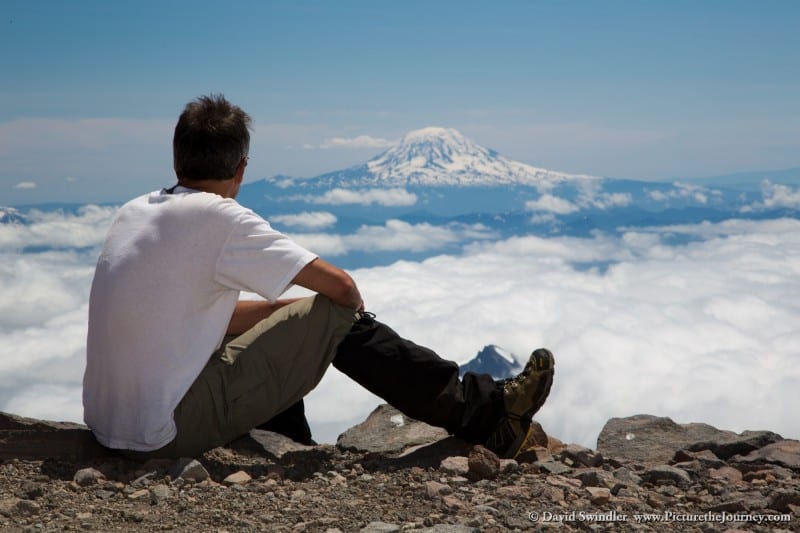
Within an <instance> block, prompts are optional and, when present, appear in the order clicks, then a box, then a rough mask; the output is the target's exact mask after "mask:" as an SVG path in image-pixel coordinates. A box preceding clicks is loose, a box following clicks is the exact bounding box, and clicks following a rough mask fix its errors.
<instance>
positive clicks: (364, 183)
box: [310, 127, 588, 188]
mask: <svg viewBox="0 0 800 533" xmlns="http://www.w3.org/2000/svg"><path fill="white" fill-rule="evenodd" d="M577 177H581V178H586V177H588V176H575V175H570V174H565V173H562V172H554V171H551V170H545V169H541V168H536V167H533V166H531V165H527V164H525V163H520V162H518V161H514V160H511V159H509V158H507V157H504V156H502V155H500V154H498V153H497V152H496V151H494V150H491V149H489V148H485V147H483V146H481V145H479V144H476V143H474V142H473V141H471V140H469V139H467V138H466V137H465V136H464V135H462V134H461V133H460V132H459V131H457V130H455V129H452V128H439V127H428V128H422V129H419V130H414V131H412V132H409V133H408V134H407V135H406V136H405V137H403V138H402V139H401V140H400V141H399V142H398V143H397V144H396V145H394V146H392V147H391V148H389V149H388V150H386V151H385V152H383V153H382V154H379V155H377V156H376V157H374V158H372V159H370V160H369V161H367V162H366V163H365V164H362V165H357V166H354V167H351V168H348V169H344V170H339V171H335V172H330V173H327V174H323V175H321V176H317V177H316V178H310V181H313V182H315V184H317V185H322V186H333V187H345V188H347V187H406V186H428V187H431V186H432V187H436V186H464V187H470V186H496V185H528V186H535V187H543V188H550V187H552V186H553V185H555V184H557V183H560V182H562V181H565V180H567V179H570V178H577Z"/></svg>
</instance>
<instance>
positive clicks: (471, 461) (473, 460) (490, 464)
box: [467, 445, 500, 480]
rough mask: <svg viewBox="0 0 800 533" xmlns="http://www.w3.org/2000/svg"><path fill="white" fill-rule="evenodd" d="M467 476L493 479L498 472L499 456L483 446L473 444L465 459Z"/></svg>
mask: <svg viewBox="0 0 800 533" xmlns="http://www.w3.org/2000/svg"><path fill="white" fill-rule="evenodd" d="M467 462H468V465H469V477H471V478H472V479H476V480H477V479H494V478H496V477H497V474H498V473H499V472H500V458H499V457H497V455H496V454H495V453H494V452H493V451H491V450H489V449H487V448H484V447H483V446H480V445H477V446H473V448H472V450H471V451H470V452H469V458H468V460H467Z"/></svg>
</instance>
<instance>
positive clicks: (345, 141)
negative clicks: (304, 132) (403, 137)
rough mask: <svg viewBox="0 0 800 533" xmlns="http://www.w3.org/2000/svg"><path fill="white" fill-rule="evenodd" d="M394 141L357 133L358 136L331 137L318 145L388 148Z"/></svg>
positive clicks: (323, 146) (325, 146) (324, 147)
mask: <svg viewBox="0 0 800 533" xmlns="http://www.w3.org/2000/svg"><path fill="white" fill-rule="evenodd" d="M393 143H394V141H390V140H388V139H381V138H380V137H370V136H369V135H359V136H358V137H332V138H330V139H327V140H325V141H324V142H323V143H322V144H321V145H320V146H319V147H320V148H323V149H328V148H388V147H390V146H392V144H393Z"/></svg>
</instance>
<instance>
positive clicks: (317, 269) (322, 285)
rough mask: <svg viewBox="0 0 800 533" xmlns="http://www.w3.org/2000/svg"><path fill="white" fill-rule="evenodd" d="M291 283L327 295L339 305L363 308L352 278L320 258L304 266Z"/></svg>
mask: <svg viewBox="0 0 800 533" xmlns="http://www.w3.org/2000/svg"><path fill="white" fill-rule="evenodd" d="M292 283H294V284H295V285H299V286H301V287H305V288H306V289H309V290H312V291H314V292H317V293H319V294H322V295H324V296H327V297H328V298H330V299H331V300H332V301H333V302H334V303H337V304H339V305H343V306H345V307H349V308H350V309H357V310H359V311H363V310H364V301H363V300H362V299H361V293H360V292H358V287H356V282H355V281H353V278H351V277H350V275H349V274H348V273H347V272H345V271H344V270H342V269H341V268H338V267H335V266H333V265H332V264H330V263H328V262H326V261H323V260H322V259H319V258H317V259H314V260H313V261H311V262H310V263H309V264H307V265H306V266H304V267H303V269H302V270H301V271H300V272H298V274H297V275H296V276H295V277H294V279H293V280H292Z"/></svg>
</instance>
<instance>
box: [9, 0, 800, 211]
mask: <svg viewBox="0 0 800 533" xmlns="http://www.w3.org/2000/svg"><path fill="white" fill-rule="evenodd" d="M799 26H800V4H798V3H796V2H789V1H786V2H778V1H774V2H735V1H726V2H711V1H709V2H633V1H630V2H613V1H611V2H465V1H459V2H445V1H442V2H422V1H404V2H366V1H364V2H348V1H337V2H230V3H227V4H225V5H222V4H220V3H212V2H197V1H195V2H188V1H187V2H178V1H165V2H136V3H133V2H131V3H122V2H90V1H82V2H48V1H38V2H27V1H13V0H12V1H9V0H6V1H4V2H3V3H2V5H0V28H2V29H1V30H0V50H3V52H2V53H0V73H2V74H0V76H1V77H2V81H1V82H0V94H2V99H0V102H2V103H0V204H15V203H26V202H42V201H55V200H68V201H109V200H112V201H118V200H123V199H125V198H126V197H128V196H130V195H133V194H137V193H139V192H142V191H145V190H150V189H152V188H155V187H158V186H161V185H163V184H166V183H169V182H171V181H172V180H173V178H172V175H171V161H170V146H169V142H170V138H171V128H172V127H173V125H174V122H175V119H176V118H177V115H178V114H179V112H180V110H181V108H182V106H183V105H184V104H185V103H186V102H187V101H188V100H190V99H192V98H193V97H195V96H197V95H199V94H205V93H208V92H223V93H224V94H225V95H226V96H228V98H229V99H231V100H232V101H234V102H236V103H238V104H239V105H241V106H242V107H243V108H244V109H246V110H247V111H248V112H249V113H250V114H251V115H252V116H253V118H254V120H255V132H254V134H253V149H252V150H251V152H252V153H251V155H252V156H253V158H252V160H251V165H250V167H248V170H249V175H248V178H249V179H257V178H262V177H266V176H270V175H274V174H278V173H283V174H289V175H296V176H311V175H315V174H318V173H321V172H324V171H329V170H334V169H337V168H342V167H344V166H349V165H352V164H356V163H359V162H362V161H364V160H365V159H367V158H369V157H371V156H372V155H375V154H376V153H378V152H379V151H380V149H376V148H375V147H374V146H373V147H364V146H361V145H363V143H361V144H359V143H357V142H353V143H350V144H349V145H348V146H347V147H342V145H341V144H339V145H338V147H333V148H331V147H330V143H328V142H327V141H329V140H330V139H333V138H341V139H354V138H356V137H358V136H367V137H370V138H373V139H379V140H383V141H391V140H395V139H398V138H399V137H401V136H402V135H403V134H404V133H406V132H407V131H409V130H413V129H416V128H421V127H425V126H429V125H438V126H446V127H454V128H457V129H459V130H460V131H462V133H464V134H465V135H467V136H468V137H470V138H472V139H473V140H475V141H476V142H478V143H480V144H483V145H486V146H489V147H491V148H494V149H496V150H498V151H500V152H501V153H503V154H505V155H507V156H509V157H512V158H514V159H518V160H521V161H524V162H526V163H530V164H533V165H536V166H541V167H545V168H551V169H554V170H562V171H567V172H575V173H587V174H595V175H604V176H613V177H626V178H634V179H648V180H652V179H668V178H672V177H676V176H683V177H685V176H706V175H718V174H726V173H730V172H736V171H748V170H769V169H780V168H788V167H797V166H800V156H798V154H800V99H798V98H797V94H800V61H798V59H797V57H798V55H800V32H797V31H796V28H797V27H799ZM323 146H328V147H326V148H323ZM20 184H22V185H20Z"/></svg>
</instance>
